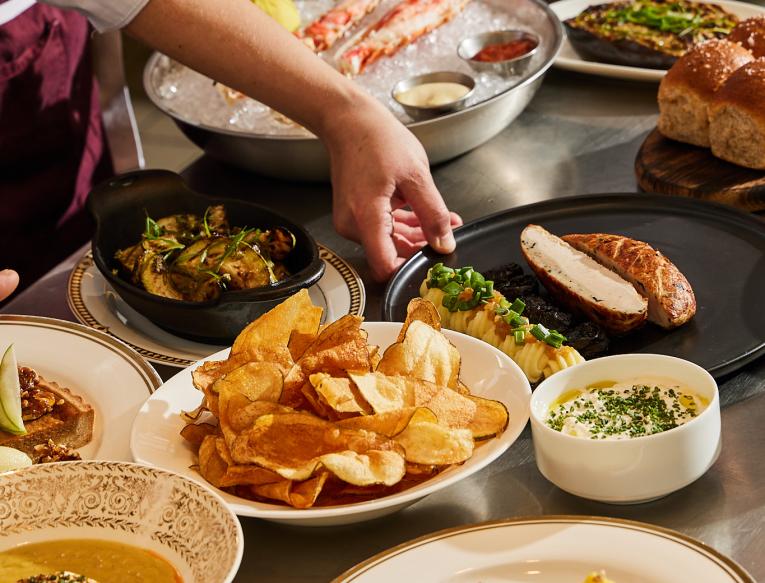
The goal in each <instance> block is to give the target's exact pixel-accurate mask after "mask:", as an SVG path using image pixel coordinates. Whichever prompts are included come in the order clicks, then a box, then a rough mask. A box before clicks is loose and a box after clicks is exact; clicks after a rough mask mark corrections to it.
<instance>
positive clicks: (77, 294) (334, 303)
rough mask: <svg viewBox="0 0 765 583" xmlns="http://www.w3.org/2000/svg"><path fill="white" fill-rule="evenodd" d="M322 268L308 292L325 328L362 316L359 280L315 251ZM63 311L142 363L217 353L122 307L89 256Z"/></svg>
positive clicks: (326, 253) (187, 361) (72, 280)
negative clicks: (140, 358) (347, 317)
mask: <svg viewBox="0 0 765 583" xmlns="http://www.w3.org/2000/svg"><path fill="white" fill-rule="evenodd" d="M319 255H320V256H321V258H322V259H323V260H324V263H325V264H326V269H325V271H324V275H323V276H322V278H321V279H320V280H319V283H317V284H316V285H315V286H313V287H312V288H311V289H310V290H309V292H310V294H311V300H312V301H313V303H314V304H315V305H317V306H321V307H322V308H324V318H325V320H326V321H328V322H331V321H333V320H336V319H338V318H340V317H341V316H344V315H345V314H356V315H359V316H361V315H362V314H363V313H364V304H365V298H366V296H365V292H364V284H363V283H362V281H361V278H360V277H359V275H358V274H357V273H356V271H355V270H354V269H353V267H351V266H350V264H348V263H347V262H346V261H345V260H344V259H342V258H341V257H339V256H338V255H336V254H335V253H334V252H333V251H331V250H329V249H327V248H326V247H324V246H322V245H319ZM67 299H68V302H69V308H70V309H71V310H72V313H73V314H74V315H75V317H76V318H77V319H78V320H79V321H80V322H82V323H83V324H85V325H86V326H90V327H91V328H94V329H96V330H102V331H103V332H106V333H107V334H110V335H112V336H114V337H115V338H117V339H119V340H121V341H122V342H124V343H125V344H127V345H129V346H130V347H131V348H133V349H134V350H135V351H136V352H138V353H139V354H140V355H141V356H143V357H144V358H145V359H147V360H149V361H151V362H156V363H158V364H166V365H170V366H177V367H180V368H184V367H187V366H190V365H192V364H193V363H195V362H196V361H198V360H201V359H202V358H205V357H207V356H210V355H211V354H213V353H215V352H218V351H220V350H221V349H222V348H223V347H222V346H217V345H214V344H202V343H200V342H193V341H192V340H186V339H185V338H180V337H178V336H175V335H174V334H171V333H170V332H167V331H165V330H163V329H162V328H160V327H159V326H157V325H155V324H153V323H152V322H151V321H149V320H148V319H147V318H145V317H144V316H142V315H141V314H139V313H138V312H136V311H135V310H134V309H133V308H131V307H130V306H128V305H127V304H126V303H125V302H124V301H123V300H122V298H120V297H119V295H117V293H116V292H115V291H114V289H113V288H112V287H111V286H110V285H109V283H108V282H107V281H106V279H104V276H103V275H101V272H100V271H98V268H97V267H96V266H95V265H94V263H93V257H92V255H91V254H90V252H88V253H86V254H85V255H84V256H83V258H82V259H80V261H79V262H78V263H77V265H76V266H75V268H74V269H73V270H72V274H71V275H70V276H69V285H68V286H67Z"/></svg>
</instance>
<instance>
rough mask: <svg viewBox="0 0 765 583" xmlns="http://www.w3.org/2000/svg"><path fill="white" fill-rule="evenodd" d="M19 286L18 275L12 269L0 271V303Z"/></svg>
mask: <svg viewBox="0 0 765 583" xmlns="http://www.w3.org/2000/svg"><path fill="white" fill-rule="evenodd" d="M17 285H19V274H18V273H16V272H15V271H13V270H12V269H3V270H2V271H0V302H2V301H3V300H4V299H5V298H7V297H8V296H9V295H11V294H12V293H13V290H15V289H16V286H17Z"/></svg>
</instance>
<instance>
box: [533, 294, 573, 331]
mask: <svg viewBox="0 0 765 583" xmlns="http://www.w3.org/2000/svg"><path fill="white" fill-rule="evenodd" d="M522 297H523V301H524V302H525V303H526V308H525V309H524V310H523V315H524V316H526V317H527V318H528V319H529V321H531V322H533V323H534V324H542V325H543V326H544V327H546V328H549V329H550V330H557V331H558V332H560V333H561V334H566V333H567V332H568V330H569V328H571V325H572V323H573V322H574V317H573V316H572V315H571V314H569V313H568V312H566V311H564V310H561V309H560V308H558V307H557V306H554V305H552V304H551V303H550V302H548V301H547V300H545V299H544V298H541V297H539V296H532V295H528V296H522Z"/></svg>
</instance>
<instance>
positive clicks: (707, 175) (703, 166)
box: [635, 129, 765, 211]
mask: <svg viewBox="0 0 765 583" xmlns="http://www.w3.org/2000/svg"><path fill="white" fill-rule="evenodd" d="M635 174H636V175H637V181H638V186H639V187H640V189H641V190H644V191H645V192H656V193H659V194H674V195H678V196H691V197H694V198H702V199H706V200H712V201H715V202H722V203H725V204H730V205H733V206H736V207H739V208H742V209H745V210H749V211H761V210H765V172H763V171H758V170H750V169H748V168H743V167H742V166H736V165H735V164H731V163H730V162H725V161H724V160H720V159H719V158H715V157H714V156H713V155H712V152H711V151H710V150H709V149H708V148H699V147H698V146H691V145H690V144H683V143H681V142H676V141H674V140H669V139H667V138H665V137H664V136H662V135H661V134H660V133H659V130H657V129H654V130H653V131H652V132H651V133H650V134H648V137H647V138H646V139H645V141H644V142H643V145H642V146H640V151H639V152H638V155H637V158H636V159H635Z"/></svg>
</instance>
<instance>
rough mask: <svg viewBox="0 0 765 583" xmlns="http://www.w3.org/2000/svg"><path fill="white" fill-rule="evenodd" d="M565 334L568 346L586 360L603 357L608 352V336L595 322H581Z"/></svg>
mask: <svg viewBox="0 0 765 583" xmlns="http://www.w3.org/2000/svg"><path fill="white" fill-rule="evenodd" d="M565 334H566V338H567V340H566V344H568V345H569V346H571V347H572V348H575V349H576V350H578V351H579V354H581V355H582V356H583V357H584V358H586V359H590V358H596V357H598V356H603V354H604V353H605V352H606V351H607V350H608V342H609V341H608V336H606V333H605V332H603V329H602V328H601V327H600V326H598V325H597V324H595V323H593V322H581V323H579V324H577V325H576V326H574V327H573V328H571V329H570V330H568V331H567V332H566V333H565Z"/></svg>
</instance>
